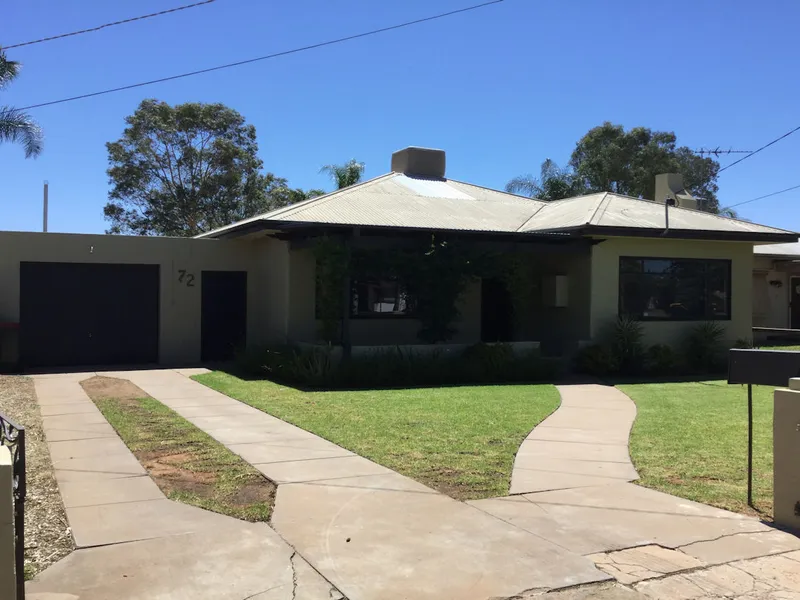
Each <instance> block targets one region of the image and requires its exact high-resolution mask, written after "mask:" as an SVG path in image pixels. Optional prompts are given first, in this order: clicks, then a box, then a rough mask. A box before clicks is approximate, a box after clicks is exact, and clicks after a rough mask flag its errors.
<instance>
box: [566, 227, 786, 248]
mask: <svg viewBox="0 0 800 600" xmlns="http://www.w3.org/2000/svg"><path fill="white" fill-rule="evenodd" d="M567 229H568V230H569V232H570V233H573V232H575V233H578V232H579V233H581V234H582V235H607V236H612V237H642V238H658V239H678V240H709V241H730V242H767V243H775V244H777V243H784V242H796V241H797V240H798V234H797V233H792V232H785V233H784V232H777V231H776V232H774V233H772V232H762V231H721V230H713V229H675V228H670V229H661V228H660V227H659V228H654V227H609V226H602V225H582V226H578V227H570V228H567ZM567 229H564V230H561V231H567ZM551 231H552V232H557V231H559V230H558V229H553V230H551Z"/></svg>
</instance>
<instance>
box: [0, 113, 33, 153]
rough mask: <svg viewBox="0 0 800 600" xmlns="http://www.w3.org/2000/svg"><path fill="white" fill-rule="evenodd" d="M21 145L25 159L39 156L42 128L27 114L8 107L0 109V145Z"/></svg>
mask: <svg viewBox="0 0 800 600" xmlns="http://www.w3.org/2000/svg"><path fill="white" fill-rule="evenodd" d="M4 142H10V143H17V144H22V147H23V148H24V149H25V158H31V157H36V156H39V154H41V153H42V146H43V145H44V135H43V134H42V128H41V127H39V125H38V123H36V121H34V120H33V119H32V118H31V117H30V116H29V115H28V114H27V113H24V112H22V111H19V110H16V109H14V108H11V107H9V106H2V107H0V143H4Z"/></svg>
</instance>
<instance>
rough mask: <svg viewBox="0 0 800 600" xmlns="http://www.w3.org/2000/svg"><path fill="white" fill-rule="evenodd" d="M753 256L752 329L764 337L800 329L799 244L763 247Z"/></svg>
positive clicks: (755, 249) (758, 248) (767, 245)
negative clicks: (759, 330)
mask: <svg viewBox="0 0 800 600" xmlns="http://www.w3.org/2000/svg"><path fill="white" fill-rule="evenodd" d="M754 253H755V257H754V262H753V327H756V328H759V329H763V330H764V331H762V332H760V333H761V334H763V337H766V336H767V335H773V336H777V337H781V334H782V332H780V331H777V330H787V329H797V330H800V243H797V242H795V243H787V244H765V245H760V246H756V247H755V248H754ZM767 330H775V331H767ZM787 333H788V332H787ZM795 339H797V338H795Z"/></svg>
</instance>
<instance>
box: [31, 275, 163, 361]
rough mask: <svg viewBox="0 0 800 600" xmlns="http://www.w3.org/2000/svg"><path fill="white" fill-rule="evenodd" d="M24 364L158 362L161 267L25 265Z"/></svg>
mask: <svg viewBox="0 0 800 600" xmlns="http://www.w3.org/2000/svg"><path fill="white" fill-rule="evenodd" d="M19 295H20V360H21V362H22V364H23V366H25V367H58V366H70V365H71V366H74V365H114V364H117V365H123V364H131V365H132V364H147V363H156V362H158V316H159V267H158V265H122V264H90V263H46V262H23V263H20V294H19Z"/></svg>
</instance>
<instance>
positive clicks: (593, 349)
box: [575, 344, 619, 377]
mask: <svg viewBox="0 0 800 600" xmlns="http://www.w3.org/2000/svg"><path fill="white" fill-rule="evenodd" d="M575 368H576V370H577V371H578V372H579V373H586V374H587V375H594V376H595V377H605V376H606V375H613V374H615V373H618V372H619V360H618V359H617V356H616V355H615V353H614V352H612V350H611V348H610V347H609V346H607V345H603V344H593V345H591V346H586V347H585V348H583V349H581V351H580V352H578V355H577V357H576V359H575Z"/></svg>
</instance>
